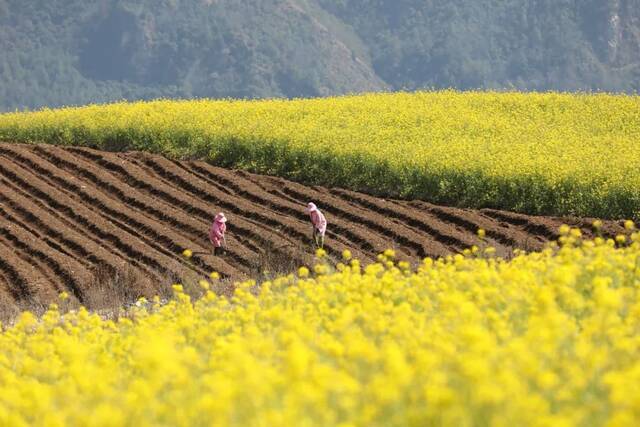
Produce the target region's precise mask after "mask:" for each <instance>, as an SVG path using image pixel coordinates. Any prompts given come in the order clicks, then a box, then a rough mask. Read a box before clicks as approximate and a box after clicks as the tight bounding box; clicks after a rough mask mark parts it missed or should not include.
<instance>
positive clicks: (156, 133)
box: [0, 91, 640, 218]
mask: <svg viewBox="0 0 640 427" xmlns="http://www.w3.org/2000/svg"><path fill="white" fill-rule="evenodd" d="M0 139H4V140H6V141H21V142H34V141H39V142H48V143H60V144H79V145H88V146H92V147H97V148H106V149H110V150H122V149H139V150H150V151H153V152H160V153H164V154H167V155H170V156H176V157H188V158H200V159H208V160H210V161H212V162H214V163H216V164H219V165H223V166H235V167H241V168H246V169H250V170H253V171H256V172H266V173H271V174H276V175H282V176H286V177H289V178H293V179H297V180H300V181H304V182H310V183H315V184H327V185H337V186H342V187H348V188H351V189H360V190H366V191H369V192H373V193H377V194H382V195H393V196H404V197H411V198H420V199H424V200H429V201H432V202H437V203H448V204H455V205H459V206H466V207H499V208H506V209H510V210H516V211H521V212H528V213H555V214H579V215H587V216H600V217H615V218H622V217H624V218H638V217H640V150H638V141H640V97H638V96H626V95H604V94H594V95H587V94H573V95H572V94H558V93H544V94H540V93H531V94H522V93H492V92H466V93H460V92H455V91H443V92H421V93H413V94H409V93H396V94H372V95H362V96H347V97H340V98H326V99H310V100H292V101H287V100H266V101H233V100H221V101H210V100H201V101H182V102H175V101H155V102H148V103H119V104H113V105H106V106H95V105H94V106H88V107H84V108H66V109H59V110H43V111H39V112H34V113H10V114H3V115H0Z"/></svg>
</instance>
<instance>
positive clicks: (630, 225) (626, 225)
mask: <svg viewBox="0 0 640 427" xmlns="http://www.w3.org/2000/svg"><path fill="white" fill-rule="evenodd" d="M624 228H626V229H627V230H630V231H631V230H635V228H636V225H635V224H634V222H633V221H631V220H626V221H625V222H624Z"/></svg>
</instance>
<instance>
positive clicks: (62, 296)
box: [58, 291, 69, 301]
mask: <svg viewBox="0 0 640 427" xmlns="http://www.w3.org/2000/svg"><path fill="white" fill-rule="evenodd" d="M58 298H60V299H61V300H62V301H66V300H68V299H69V293H68V292H66V291H63V292H60V294H59V295H58Z"/></svg>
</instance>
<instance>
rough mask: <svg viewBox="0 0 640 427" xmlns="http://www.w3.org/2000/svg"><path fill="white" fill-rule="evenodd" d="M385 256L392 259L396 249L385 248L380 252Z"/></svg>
mask: <svg viewBox="0 0 640 427" xmlns="http://www.w3.org/2000/svg"><path fill="white" fill-rule="evenodd" d="M382 254H383V255H384V256H385V257H387V258H390V259H393V258H395V257H396V251H394V250H393V249H387V250H385V251H384V252H383V253H382Z"/></svg>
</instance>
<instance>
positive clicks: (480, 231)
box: [478, 228, 486, 239]
mask: <svg viewBox="0 0 640 427" xmlns="http://www.w3.org/2000/svg"><path fill="white" fill-rule="evenodd" d="M485 235H486V231H484V228H478V237H480V238H481V239H484V237H485Z"/></svg>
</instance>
